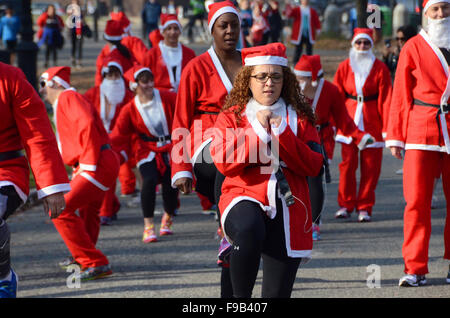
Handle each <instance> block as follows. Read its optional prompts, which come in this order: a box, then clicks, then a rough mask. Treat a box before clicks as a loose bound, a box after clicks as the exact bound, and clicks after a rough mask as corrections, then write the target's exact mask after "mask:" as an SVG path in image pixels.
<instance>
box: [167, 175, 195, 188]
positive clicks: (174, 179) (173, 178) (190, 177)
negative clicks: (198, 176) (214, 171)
mask: <svg viewBox="0 0 450 318" xmlns="http://www.w3.org/2000/svg"><path fill="white" fill-rule="evenodd" d="M181 178H189V179H193V178H192V173H191V172H189V171H179V172H177V173H175V174H174V175H173V177H172V188H176V187H175V182H176V181H177V180H178V179H181Z"/></svg>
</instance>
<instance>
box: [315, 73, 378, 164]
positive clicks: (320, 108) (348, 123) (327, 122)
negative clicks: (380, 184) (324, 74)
mask: <svg viewBox="0 0 450 318" xmlns="http://www.w3.org/2000/svg"><path fill="white" fill-rule="evenodd" d="M311 107H312V108H313V109H314V112H315V114H316V117H317V118H316V128H318V130H319V137H320V140H321V141H322V144H323V145H324V149H325V151H326V153H327V157H328V159H329V160H331V159H333V152H334V144H335V140H334V135H335V129H336V128H338V129H339V130H340V131H341V132H343V133H344V134H345V135H347V136H351V137H352V138H353V139H354V140H355V143H356V144H360V143H361V141H363V140H366V139H367V138H369V135H367V134H365V133H364V132H363V131H360V130H359V129H358V127H356V125H355V123H354V122H353V120H352V118H350V116H349V115H348V113H347V109H346V107H345V101H344V99H343V98H342V95H341V93H340V92H339V89H338V88H337V87H336V85H334V84H333V83H331V82H329V81H327V80H325V79H323V78H322V79H320V81H319V83H318V85H317V90H316V94H315V96H314V99H313V100H312V101H311ZM365 135H366V136H365Z"/></svg>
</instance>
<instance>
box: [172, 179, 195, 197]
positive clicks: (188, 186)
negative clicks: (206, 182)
mask: <svg viewBox="0 0 450 318" xmlns="http://www.w3.org/2000/svg"><path fill="white" fill-rule="evenodd" d="M174 185H175V186H176V187H177V188H178V190H180V192H181V193H182V194H189V193H191V191H192V179H191V178H179V179H177V181H175V182H174Z"/></svg>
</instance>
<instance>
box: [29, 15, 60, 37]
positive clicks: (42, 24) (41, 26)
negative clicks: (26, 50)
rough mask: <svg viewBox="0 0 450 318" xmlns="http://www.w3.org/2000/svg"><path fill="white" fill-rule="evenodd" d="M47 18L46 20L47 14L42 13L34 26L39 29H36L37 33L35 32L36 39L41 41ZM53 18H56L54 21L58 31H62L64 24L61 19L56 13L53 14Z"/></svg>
mask: <svg viewBox="0 0 450 318" xmlns="http://www.w3.org/2000/svg"><path fill="white" fill-rule="evenodd" d="M47 18H48V13H47V12H44V13H42V14H41V15H40V16H39V18H38V19H37V20H36V25H37V26H38V27H39V29H38V31H37V37H38V39H41V38H42V35H43V33H44V27H45V25H46V23H47ZM55 18H56V20H57V21H58V24H59V29H60V30H62V29H63V28H64V22H63V20H62V19H61V17H60V16H59V15H57V14H56V13H55Z"/></svg>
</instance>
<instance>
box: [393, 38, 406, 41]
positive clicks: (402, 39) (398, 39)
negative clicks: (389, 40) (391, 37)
mask: <svg viewBox="0 0 450 318" xmlns="http://www.w3.org/2000/svg"><path fill="white" fill-rule="evenodd" d="M395 39H396V40H397V41H406V38H395Z"/></svg>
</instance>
